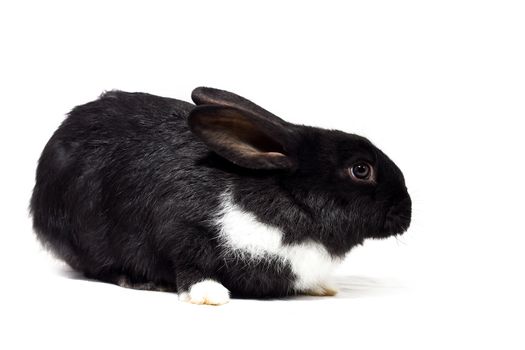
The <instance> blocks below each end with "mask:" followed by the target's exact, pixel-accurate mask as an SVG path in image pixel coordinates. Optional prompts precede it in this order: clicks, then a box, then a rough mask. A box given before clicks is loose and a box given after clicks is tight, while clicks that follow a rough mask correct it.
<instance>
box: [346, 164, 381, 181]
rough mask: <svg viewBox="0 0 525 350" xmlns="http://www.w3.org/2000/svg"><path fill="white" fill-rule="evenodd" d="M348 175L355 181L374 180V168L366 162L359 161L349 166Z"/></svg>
mask: <svg viewBox="0 0 525 350" xmlns="http://www.w3.org/2000/svg"><path fill="white" fill-rule="evenodd" d="M350 175H351V177H352V179H354V180H356V181H364V182H374V181H375V179H374V168H372V166H371V165H370V164H368V163H366V162H359V163H356V164H354V165H352V167H351V168H350Z"/></svg>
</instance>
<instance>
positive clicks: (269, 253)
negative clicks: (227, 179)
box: [216, 193, 341, 291]
mask: <svg viewBox="0 0 525 350" xmlns="http://www.w3.org/2000/svg"><path fill="white" fill-rule="evenodd" d="M222 198H223V200H222V210H221V212H220V213H219V215H218V217H217V221H216V223H217V224H218V225H219V227H220V237H219V238H220V239H221V240H222V243H223V244H224V245H225V246H226V247H227V248H228V249H229V250H231V251H232V253H233V254H234V255H235V256H236V258H238V259H242V260H250V259H254V260H261V259H272V260H275V259H277V260H280V261H281V262H282V263H287V264H289V265H290V267H291V269H292V271H293V273H294V274H295V275H296V277H297V279H296V281H295V285H294V288H295V289H296V290H297V291H308V290H314V289H317V288H319V287H320V286H322V285H325V284H326V283H329V280H330V275H331V272H332V271H333V269H334V268H335V267H336V266H337V265H338V264H339V263H340V262H341V259H339V258H333V257H332V256H331V255H330V254H329V253H328V251H327V250H326V248H325V247H324V246H323V245H322V244H319V243H316V242H313V241H308V242H303V243H300V244H283V232H282V231H281V230H280V229H278V228H277V227H274V226H271V225H267V224H264V223H262V222H260V221H259V220H257V218H256V217H255V216H254V215H253V214H251V213H249V212H246V211H244V210H242V209H241V208H240V207H239V206H238V205H236V204H235V203H233V201H232V198H231V195H230V194H227V193H226V194H224V195H223V196H222Z"/></svg>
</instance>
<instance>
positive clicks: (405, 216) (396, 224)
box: [373, 197, 412, 238]
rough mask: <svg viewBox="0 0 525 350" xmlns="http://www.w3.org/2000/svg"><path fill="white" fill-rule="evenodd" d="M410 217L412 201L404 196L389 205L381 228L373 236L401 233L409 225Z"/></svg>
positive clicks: (380, 236)
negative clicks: (399, 200)
mask: <svg viewBox="0 0 525 350" xmlns="http://www.w3.org/2000/svg"><path fill="white" fill-rule="evenodd" d="M411 218H412V201H411V199H410V197H406V198H405V199H403V200H402V201H401V202H398V203H397V204H394V205H393V206H391V207H390V208H389V209H388V211H387V213H386V215H385V219H384V224H383V229H382V230H381V232H380V233H378V234H376V235H374V237H373V238H387V237H390V236H395V235H400V234H403V233H404V232H405V231H406V230H407V229H408V227H409V226H410V221H411Z"/></svg>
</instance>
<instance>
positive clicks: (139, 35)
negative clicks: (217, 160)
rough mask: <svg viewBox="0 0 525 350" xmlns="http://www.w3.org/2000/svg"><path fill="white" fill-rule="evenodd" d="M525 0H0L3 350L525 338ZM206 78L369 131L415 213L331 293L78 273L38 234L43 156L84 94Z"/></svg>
mask: <svg viewBox="0 0 525 350" xmlns="http://www.w3.org/2000/svg"><path fill="white" fill-rule="evenodd" d="M524 18H525V11H524V8H523V5H522V2H521V3H520V1H515V2H512V1H480V0H478V1H458V0H454V1H447V0H444V1H443V0H442V1H432V2H428V1H346V2H343V1H341V2H330V1H323V2H319V3H317V4H315V3H309V2H304V1H303V2H297V3H295V4H293V3H291V2H290V3H284V2H275V3H273V2H271V1H264V2H260V4H254V3H251V2H248V1H244V2H238V3H230V2H228V3H224V2H219V1H215V2H208V3H204V2H200V1H191V2H190V1H187V2H184V3H179V4H178V3H176V2H174V1H172V2H168V1H164V2H162V1H148V2H144V3H143V4H139V3H137V2H135V1H122V2H118V3H117V2H110V1H86V2H84V4H83V5H79V4H77V3H76V2H73V1H63V2H58V1H34V2H27V1H3V2H2V3H1V5H0V38H1V42H0V45H1V46H0V50H1V52H0V61H1V64H0V73H1V74H0V93H1V95H0V96H1V102H0V103H1V105H0V108H1V109H0V118H1V127H0V129H1V138H0V142H1V147H0V152H1V163H0V164H2V169H1V172H0V176H1V181H0V190H1V192H0V205H1V210H0V213H1V214H0V215H1V225H2V226H1V227H0V230H1V232H0V237H1V238H0V239H1V242H0V250H1V251H0V273H1V274H0V283H1V289H0V293H1V294H0V306H1V308H0V322H1V328H0V333H1V334H0V348H2V349H17V348H28V349H30V348H38V349H48V348H54V349H69V348H80V349H82V348H86V349H98V348H118V349H121V348H129V347H132V348H134V347H137V348H139V347H140V348H146V347H147V348H150V349H153V348H160V347H162V348H176V349H182V348H191V349H200V348H205V347H213V348H217V347H219V348H220V347H222V346H226V345H229V346H230V347H231V348H255V349H258V348H260V349H281V348H285V347H288V348H290V349H291V348H305V347H312V348H318V349H329V348H331V349H334V348H341V349H342V348H345V349H364V348H377V349H386V348H389V349H395V348H400V349H401V348H402V349H410V348H414V349H434V348H435V349H443V348H445V349H453V348H458V349H459V348H463V349H466V348H477V349H479V348H482V347H486V348H498V349H512V348H515V349H518V348H521V349H523V347H525V341H524V335H523V331H524V323H525V322H524V321H525V320H524V312H525V307H524V302H523V299H522V298H523V296H524V292H525V290H524V289H525V288H524V272H523V268H524V266H525V259H524V249H525V238H524V236H525V229H524V215H525V213H524V207H525V205H524V198H525V191H524V185H523V181H524V175H525V172H524V170H525V167H524V161H523V150H524V149H525V142H524V141H523V134H524V127H523V126H522V123H521V122H522V120H523V118H524V117H525V113H524V112H525V100H524V96H525V94H524V93H525V69H524V67H525V25H524V23H525V20H524ZM199 85H206V86H213V87H218V88H222V89H226V90H230V91H234V92H237V93H239V94H241V95H244V96H246V97H248V98H250V99H252V100H254V101H255V102H256V103H259V104H260V105H262V106H263V107H266V108H268V109H269V110H271V111H273V112H274V113H276V114H277V115H279V116H281V117H283V118H285V119H287V120H289V121H292V122H296V123H303V124H310V125H315V126H320V127H327V128H337V129H342V130H345V131H348V132H355V133H359V134H362V135H364V136H366V137H369V138H370V139H371V140H372V141H374V142H375V143H376V144H377V145H378V146H379V147H380V148H382V149H383V150H384V151H385V152H386V153H387V154H388V155H390V156H391V158H392V159H394V160H395V161H396V162H397V164H398V165H399V166H400V168H401V169H402V170H403V171H404V173H405V176H406V179H407V185H408V187H409V191H410V193H411V195H412V198H413V203H414V204H413V206H414V213H413V224H412V227H411V228H410V230H409V232H408V233H407V234H405V235H404V236H402V237H400V238H399V239H395V238H392V239H388V240H385V241H369V242H367V243H365V245H364V246H362V247H359V248H356V249H355V250H354V251H352V252H351V253H350V254H349V256H348V258H347V260H346V261H345V263H344V264H343V266H341V269H340V270H339V271H338V278H337V280H338V281H339V283H340V286H341V292H340V294H339V295H338V296H337V297H334V298H313V297H302V298H295V299H293V300H283V301H252V300H233V301H231V302H230V303H229V304H228V305H226V306H223V307H207V306H201V307H199V306H194V305H187V304H183V303H180V302H178V300H177V296H176V295H173V294H168V293H158V292H142V291H134V290H128V289H123V288H119V287H116V286H113V285H108V284H102V283H96V282H90V281H85V280H82V279H78V278H76V277H75V275H74V274H73V273H71V272H70V271H68V269H67V268H65V267H64V266H63V265H61V264H60V263H58V262H56V261H54V260H53V259H52V258H50V257H49V256H48V255H47V254H46V253H45V252H44V251H42V249H41V248H40V246H39V245H38V244H37V242H36V241H35V239H34V235H33V233H32V230H31V223H30V220H29V218H28V214H27V205H28V202H29V197H30V193H31V189H32V186H33V181H34V171H35V166H36V162H37V159H38V157H39V154H40V152H41V150H42V148H43V147H44V145H45V143H46V142H47V140H48V138H49V137H50V136H51V134H52V132H53V131H54V130H55V129H56V127H57V126H58V125H59V123H60V122H61V120H62V119H63V118H64V115H65V113H67V112H68V111H69V110H70V109H71V108H72V107H73V106H75V105H77V104H81V103H85V102H88V101H90V100H93V99H95V98H96V97H97V96H98V95H99V94H100V93H101V92H102V91H103V90H107V89H122V90H128V91H144V92H149V93H153V94H158V95H163V96H169V97H175V98H180V99H185V100H189V97H190V92H191V90H192V89H193V88H194V87H196V86H199Z"/></svg>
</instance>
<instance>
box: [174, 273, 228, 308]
mask: <svg viewBox="0 0 525 350" xmlns="http://www.w3.org/2000/svg"><path fill="white" fill-rule="evenodd" d="M179 300H181V301H186V302H189V303H192V304H207V305H222V304H226V303H227V302H228V301H230V292H229V291H228V289H226V288H225V287H224V286H223V285H222V284H220V283H219V282H217V281H214V280H209V279H208V280H204V281H201V282H197V283H195V284H194V285H192V286H191V287H190V289H189V290H188V291H187V292H184V293H180V295H179Z"/></svg>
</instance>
